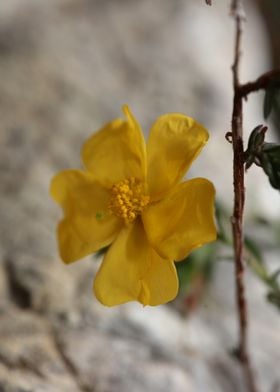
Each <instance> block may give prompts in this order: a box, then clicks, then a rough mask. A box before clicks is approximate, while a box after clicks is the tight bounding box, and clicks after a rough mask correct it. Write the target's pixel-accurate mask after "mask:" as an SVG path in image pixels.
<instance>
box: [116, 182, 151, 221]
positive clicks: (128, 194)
mask: <svg viewBox="0 0 280 392" xmlns="http://www.w3.org/2000/svg"><path fill="white" fill-rule="evenodd" d="M149 200H150V198H149V196H148V195H146V194H145V192H144V184H143V183H142V182H140V181H138V180H137V179H136V178H134V177H130V178H127V179H125V180H122V181H120V182H117V183H116V184H114V185H113V186H112V188H111V198H110V201H109V210H110V211H111V212H112V213H113V214H115V215H116V216H118V217H120V218H123V219H124V221H125V223H126V224H128V223H131V222H133V221H134V219H135V218H136V217H137V215H139V214H140V213H141V211H142V210H143V209H144V208H145V207H146V205H147V204H148V203H149Z"/></svg>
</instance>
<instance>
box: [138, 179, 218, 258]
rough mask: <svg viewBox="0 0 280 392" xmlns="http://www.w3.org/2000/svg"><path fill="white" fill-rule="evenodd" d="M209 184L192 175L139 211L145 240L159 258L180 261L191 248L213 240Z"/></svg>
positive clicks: (210, 184)
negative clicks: (142, 210) (158, 199)
mask: <svg viewBox="0 0 280 392" xmlns="http://www.w3.org/2000/svg"><path fill="white" fill-rule="evenodd" d="M214 197H215V189H214V186H213V184H212V183H211V182H210V181H208V180H206V179H204V178H195V179H192V180H189V181H186V182H184V183H182V184H179V185H178V186H177V187H176V188H175V189H174V191H173V192H172V193H170V194H169V196H168V197H166V198H165V199H163V200H161V201H159V202H156V203H154V204H151V205H150V206H149V207H148V208H147V209H146V210H145V211H144V212H143V214H142V219H143V223H144V227H145V231H146V233H147V236H148V239H149V241H150V243H151V245H152V246H153V247H154V249H155V250H156V251H157V253H159V254H160V255H161V256H162V257H164V258H167V259H170V260H181V259H183V258H184V257H186V256H187V255H188V254H189V253H190V252H191V251H192V250H193V249H195V248H198V247H199V246H201V245H203V244H205V243H207V242H211V241H214V240H215V239H216V228H215V223H214Z"/></svg>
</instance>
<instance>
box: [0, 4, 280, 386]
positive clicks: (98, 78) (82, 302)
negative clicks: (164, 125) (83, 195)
mask: <svg viewBox="0 0 280 392" xmlns="http://www.w3.org/2000/svg"><path fill="white" fill-rule="evenodd" d="M215 3H216V4H215V6H213V7H212V8H210V7H206V6H205V5H204V3H203V1H202V0H201V2H198V1H197V0H194V1H188V2H185V1H181V0H175V1H169V0H153V1H150V0H141V1H137V0H133V1H132V0H106V1H99V0H48V1H46V0H25V1H22V0H9V1H1V2H0V75H1V77H0V118H1V121H0V123H1V129H0V149H1V153H0V238H1V246H0V391H3V392H66V391H67V392H72V391H73V392H77V391H87V392H88V391H94V392H142V391H146V392H165V391H166V392H169V391H172V392H188V391H190V392H205V391H210V392H221V391H223V392H224V391H238V392H243V390H244V388H243V382H242V376H241V372H240V369H239V365H238V364H237V362H236V361H235V360H234V359H233V358H231V357H230V356H229V355H228V354H227V350H228V349H229V348H231V347H232V346H233V345H234V344H235V343H236V340H235V339H236V334H237V331H236V322H235V315H234V294H233V287H232V285H231V279H232V271H231V267H229V266H228V265H226V266H225V265H223V264H221V265H220V266H219V267H218V272H217V274H216V280H215V282H214V284H213V286H212V288H211V289H210V291H209V293H208V296H207V299H206V301H205V303H204V305H203V306H202V307H201V308H200V310H199V311H197V313H195V314H194V315H192V316H191V317H190V318H188V319H186V318H185V317H182V315H180V314H179V313H178V312H177V311H176V310H175V307H172V306H162V307H158V308H143V307H141V306H140V305H138V304H128V305H124V306H120V307H118V308H113V309H107V308H103V307H102V306H101V305H100V304H98V303H97V301H96V300H95V299H94V297H93V296H92V294H91V286H92V279H93V275H94V272H95V270H96V268H97V265H98V261H97V260H94V259H93V258H92V257H88V258H87V259H86V260H84V261H83V262H81V263H76V264H73V265H71V266H68V267H66V266H64V265H63V264H62V263H61V262H60V261H59V258H58V255H57V248H56V241H55V225H56V222H57V221H58V219H59V217H60V211H59V209H58V208H56V206H55V205H54V203H53V202H52V201H51V200H50V197H49V195H48V187H49V181H50V178H51V177H52V175H53V174H54V173H55V172H56V171H58V170H60V169H64V168H67V167H77V166H79V165H80V160H79V148H80V146H81V144H82V143H83V140H84V139H85V138H86V137H88V136H89V134H90V133H91V132H92V131H93V130H95V129H97V128H98V127H100V126H101V125H102V124H103V122H105V121H108V120H109V119H110V118H114V117H116V116H119V115H120V113H119V111H120V106H121V105H122V104H123V103H128V104H130V105H131V107H132V109H134V112H135V114H136V115H137V117H138V118H139V120H140V121H141V123H142V124H143V125H144V127H145V129H148V127H149V125H150V124H151V122H152V121H153V120H154V119H155V118H156V117H157V116H158V115H160V114H162V113H165V112H168V111H182V112H185V113H187V114H189V115H191V116H194V117H196V118H197V119H199V121H200V122H202V123H204V124H206V125H207V126H208V127H209V128H210V129H212V130H214V131H213V132H212V135H211V136H212V138H211V140H212V141H211V142H210V144H209V147H207V149H206V151H205V155H204V158H202V160H201V162H200V163H196V164H195V166H194V169H193V172H192V174H195V175H203V176H207V177H209V178H211V179H213V180H214V181H215V183H216V186H217V191H218V194H221V195H223V196H224V199H225V201H228V203H231V198H232V196H231V177H230V170H231V161H230V160H229V159H228V156H229V154H230V146H227V145H225V142H224V137H223V135H224V133H225V131H226V130H227V128H228V126H229V121H230V112H231V90H230V88H231V87H230V85H231V80H230V77H231V76H230V71H229V66H230V64H231V61H232V60H231V58H232V35H231V32H230V31H229V28H228V27H229V25H230V22H229V20H228V11H227V4H226V2H218V1H216V2H215ZM247 7H248V10H249V11H250V15H252V20H250V27H248V35H247V37H248V38H247V43H246V45H247V48H249V50H247V52H246V59H244V67H243V73H244V77H250V78H254V77H255V76H257V75H258V73H259V72H261V71H263V70H265V68H266V66H267V61H266V60H265V56H263V58H262V61H260V59H259V52H260V51H261V52H262V53H265V48H264V46H262V45H264V43H263V42H262V38H261V37H262V36H263V34H264V32H263V30H262V25H261V22H260V20H259V16H258V14H257V13H256V10H255V9H254V7H253V6H252V5H250V3H249V2H247ZM248 25H249V24H248ZM252 37H253V38H252ZM252 39H254V40H257V41H258V43H259V49H258V52H257V53H256V52H255V51H252V50H250V47H251V45H252ZM260 48H262V49H260ZM217 75H218V76H219V77H216V76H217ZM250 105H251V106H250V107H249V111H248V116H246V124H248V127H253V126H254V125H255V121H257V118H258V115H259V114H258V112H257V113H256V111H255V109H256V107H257V106H258V101H254V100H252V101H251V104H250ZM221 135H222V136H221ZM217 154H218V156H219V159H218V160H217V159H216V158H217ZM221 161H223V167H222V168H221V167H220V163H221ZM203 162H204V163H203ZM208 162H211V165H213V166H211V165H209V164H208ZM224 162H225V164H224ZM253 183H254V184H255V185H254V184H253ZM249 184H250V185H253V188H250V189H252V191H251V192H252V194H253V195H254V197H255V204H254V206H255V207H254V208H264V209H263V210H264V211H270V206H271V205H272V204H273V206H274V208H276V206H277V203H278V204H279V201H278V199H279V195H278V194H277V198H276V196H275V195H276V193H273V191H272V192H270V191H268V189H269V188H268V187H267V185H266V179H265V178H264V177H263V176H261V175H259V173H258V172H253V174H252V175H251V177H250V178H249ZM256 189H257V190H258V192H256ZM274 200H276V202H274ZM260 206H262V207H260ZM252 209H253V207H252ZM274 214H275V212H274ZM248 287H249V294H250V303H251V316H252V324H251V330H252V331H251V332H252V338H251V347H252V352H253V358H254V363H255V366H256V369H257V374H258V380H259V382H260V384H261V386H262V387H263V388H264V389H263V391H269V392H270V388H271V386H272V385H273V384H275V385H276V383H277V382H278V381H279V371H278V367H277V365H275V364H278V363H279V359H280V358H279V351H280V350H279V347H280V342H279V337H278V334H277V331H279V327H280V323H279V315H277V314H276V312H275V311H274V309H272V308H270V307H268V306H267V305H266V304H265V303H264V300H263V291H262V290H263V289H262V287H261V286H260V285H258V284H257V283H256V281H255V280H254V279H253V278H252V277H249V279H248ZM275 392H276V389H275Z"/></svg>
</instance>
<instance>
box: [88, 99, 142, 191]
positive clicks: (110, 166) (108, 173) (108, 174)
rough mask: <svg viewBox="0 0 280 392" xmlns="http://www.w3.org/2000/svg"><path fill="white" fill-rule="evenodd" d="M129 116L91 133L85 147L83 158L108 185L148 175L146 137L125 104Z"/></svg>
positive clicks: (96, 175) (126, 113)
mask: <svg viewBox="0 0 280 392" xmlns="http://www.w3.org/2000/svg"><path fill="white" fill-rule="evenodd" d="M123 111H124V114H125V115H126V117H127V120H122V119H117V120H114V121H112V122H110V123H108V124H107V125H105V126H104V128H102V129H101V130H100V131H99V132H97V133H95V134H94V135H93V136H91V137H90V138H89V139H88V140H87V141H86V142H85V144H84V146H83V149H82V158H83V162H84V164H85V166H86V168H87V169H88V170H90V171H91V172H92V173H93V174H94V177H95V179H96V180H97V181H99V182H100V183H101V184H103V185H104V186H105V187H110V186H112V185H113V184H114V183H116V182H119V181H121V180H122V179H124V178H128V177H136V178H138V179H139V180H141V181H143V180H144V179H145V176H146V147H145V141H144V138H143V135H142V132H141V129H140V126H139V125H138V123H137V121H136V120H135V119H134V117H133V115H132V113H131V112H130V110H129V108H128V107H127V106H124V108H123Z"/></svg>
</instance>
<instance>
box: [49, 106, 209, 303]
mask: <svg viewBox="0 0 280 392" xmlns="http://www.w3.org/2000/svg"><path fill="white" fill-rule="evenodd" d="M123 111H124V114H125V116H126V120H123V119H116V120H114V121H112V122H110V123H108V124H107V125H105V126H104V128H102V129H101V130H100V131H99V132H97V133H95V134H94V135H92V136H91V137H90V138H89V139H88V140H87V141H86V143H85V145H84V146H83V149H82V159H83V163H84V166H85V170H65V171H62V172H60V173H58V174H57V175H56V176H55V177H54V179H53V180H52V183H51V195H52V197H53V198H54V199H55V200H56V201H57V202H58V203H59V204H60V205H61V207H62V208H63V211H64V218H63V220H62V221H61V222H60V223H59V225H58V230H57V234H58V243H59V251H60V255H61V258H62V260H63V261H64V262H65V263H71V262H73V261H76V260H78V259H81V258H83V257H84V256H86V255H89V254H91V253H93V252H96V251H97V250H99V249H101V248H103V247H105V246H108V245H110V248H109V250H108V251H107V253H106V254H105V257H104V260H103V262H102V264H101V267H100V269H99V271H98V272H97V275H96V277H95V281H94V292H95V295H96V297H97V299H98V300H99V301H100V302H101V303H102V304H104V305H107V306H114V305H118V304H121V303H124V302H128V301H132V300H136V301H139V302H141V303H142V304H144V305H159V304H162V303H165V302H168V301H170V300H172V299H173V298H174V297H175V296H176V294H177V292H178V278H177V273H176V269H175V266H174V260H176V261H178V260H181V259H183V258H184V257H185V256H186V255H188V254H189V253H190V252H191V251H192V250H193V249H195V248H198V247H199V246H201V245H202V244H205V243H207V242H210V241H213V240H215V238H216V228H215V224H214V195H215V190H214V186H213V184H212V183H211V182H209V181H208V180H206V179H204V178H194V179H191V180H188V181H185V182H182V183H180V180H181V179H182V177H183V176H184V174H185V172H186V171H187V170H188V168H189V167H190V165H191V163H192V161H193V160H194V159H195V158H196V156H197V155H198V154H199V152H200V150H201V149H202V147H203V146H204V144H205V143H206V142H207V139H208V133H207V131H206V130H205V129H204V128H203V127H202V126H201V125H200V124H198V123H197V122H196V121H195V120H193V119H192V118H189V117H186V116H184V115H182V114H176V113H170V114H166V115H163V116H161V117H159V118H158V119H157V120H156V122H155V123H154V125H153V126H152V129H151V132H150V136H149V139H148V141H147V146H146V143H145V140H144V138H143V135H142V132H141V128H140V126H139V125H138V123H137V121H136V120H135V118H134V117H133V115H132V113H131V112H130V110H129V108H128V107H127V106H124V108H123Z"/></svg>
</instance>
